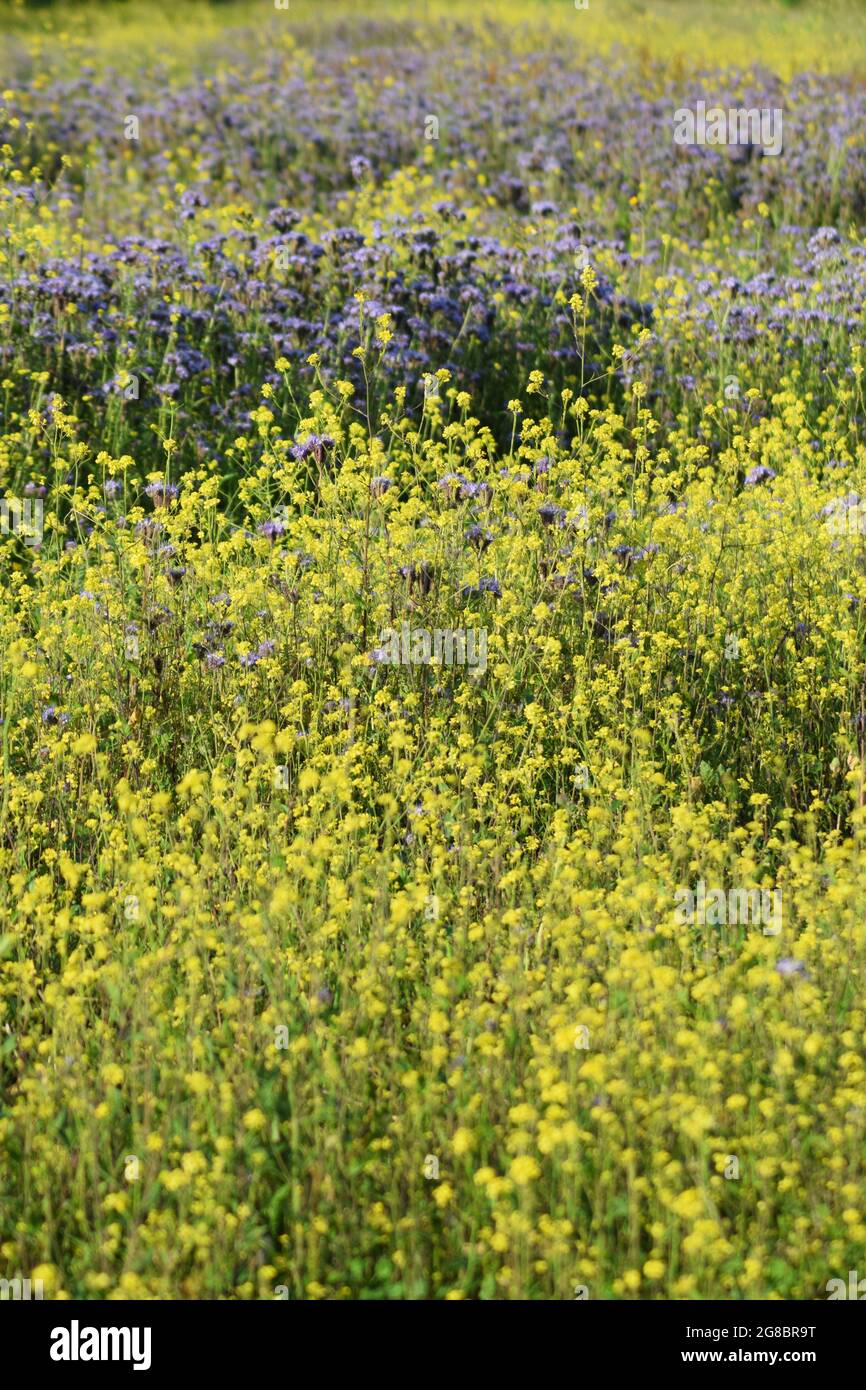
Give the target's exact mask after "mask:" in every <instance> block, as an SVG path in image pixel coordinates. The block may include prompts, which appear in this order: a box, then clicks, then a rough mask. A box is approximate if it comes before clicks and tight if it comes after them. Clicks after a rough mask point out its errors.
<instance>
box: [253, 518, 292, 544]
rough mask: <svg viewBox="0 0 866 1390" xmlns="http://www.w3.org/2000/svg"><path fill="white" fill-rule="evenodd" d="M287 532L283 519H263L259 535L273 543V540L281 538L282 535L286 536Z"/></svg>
mask: <svg viewBox="0 0 866 1390" xmlns="http://www.w3.org/2000/svg"><path fill="white" fill-rule="evenodd" d="M285 534H286V528H285V526H284V524H283V522H282V521H274V520H271V521H263V522H262V524H261V526H260V527H259V535H260V536H264V537H265V539H266V540H269V541H271V542H272V543H273V541H276V540H279V538H280V536H284V535H285Z"/></svg>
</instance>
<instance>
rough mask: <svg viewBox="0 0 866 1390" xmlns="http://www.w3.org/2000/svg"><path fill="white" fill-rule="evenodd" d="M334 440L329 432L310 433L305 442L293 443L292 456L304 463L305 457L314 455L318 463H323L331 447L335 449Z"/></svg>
mask: <svg viewBox="0 0 866 1390" xmlns="http://www.w3.org/2000/svg"><path fill="white" fill-rule="evenodd" d="M333 447H334V441H333V439H332V438H331V436H330V435H329V434H310V435H307V438H306V439H305V440H304V441H303V443H300V444H299V443H295V444H293V445H292V458H295V459H297V460H298V462H299V463H303V461H304V459H307V458H309V457H310V455H311V454H312V456H313V457H314V458H315V460H316V463H321V462H322V459H323V458H324V457H325V454H326V453H327V451H328V450H329V449H333Z"/></svg>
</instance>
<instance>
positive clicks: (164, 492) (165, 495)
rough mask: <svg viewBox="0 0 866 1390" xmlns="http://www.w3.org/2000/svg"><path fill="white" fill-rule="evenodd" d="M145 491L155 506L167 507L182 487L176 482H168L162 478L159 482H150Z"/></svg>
mask: <svg viewBox="0 0 866 1390" xmlns="http://www.w3.org/2000/svg"><path fill="white" fill-rule="evenodd" d="M144 492H145V496H146V497H149V498H150V499H151V501H152V502H153V505H154V506H155V507H165V506H167V505H168V503H169V502H171V501H173V500H174V498H175V497H178V496H179V495H180V488H179V487H177V485H176V484H175V483H166V482H163V481H162V480H160V481H159V482H157V483H148V485H147V487H146V488H145V489H144Z"/></svg>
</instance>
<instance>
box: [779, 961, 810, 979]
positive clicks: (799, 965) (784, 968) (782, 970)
mask: <svg viewBox="0 0 866 1390" xmlns="http://www.w3.org/2000/svg"><path fill="white" fill-rule="evenodd" d="M776 973H777V974H779V975H782V976H784V977H785V978H786V979H788V978H790V977H791V976H792V975H802V976H803V978H804V979H808V976H807V974H806V967H805V965H804V964H803V962H802V961H801V960H795V958H794V957H793V956H783V957H782V959H781V960H779V961H776Z"/></svg>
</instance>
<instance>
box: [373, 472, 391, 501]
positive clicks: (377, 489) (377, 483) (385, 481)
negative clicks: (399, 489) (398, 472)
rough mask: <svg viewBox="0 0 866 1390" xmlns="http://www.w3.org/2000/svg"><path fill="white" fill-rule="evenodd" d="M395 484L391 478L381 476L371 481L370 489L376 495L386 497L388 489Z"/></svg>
mask: <svg viewBox="0 0 866 1390" xmlns="http://www.w3.org/2000/svg"><path fill="white" fill-rule="evenodd" d="M393 486H394V484H393V481H392V479H391V478H386V477H384V476H380V477H378V478H374V479H373V480H372V482H371V483H370V491H371V492H372V494H373V496H374V497H384V496H385V493H386V492H387V491H388V489H389V488H390V487H393Z"/></svg>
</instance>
